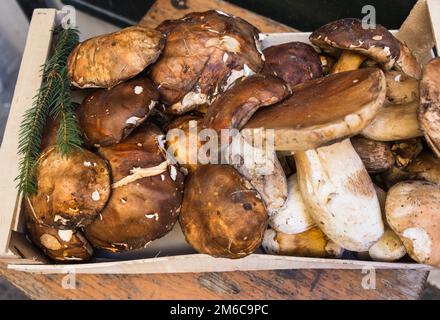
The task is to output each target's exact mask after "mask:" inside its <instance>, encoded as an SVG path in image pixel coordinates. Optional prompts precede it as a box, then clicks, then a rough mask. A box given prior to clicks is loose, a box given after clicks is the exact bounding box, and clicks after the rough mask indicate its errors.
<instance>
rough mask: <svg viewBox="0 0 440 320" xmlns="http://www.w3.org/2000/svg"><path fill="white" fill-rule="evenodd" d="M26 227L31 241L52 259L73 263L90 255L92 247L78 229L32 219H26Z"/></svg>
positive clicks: (88, 257) (86, 258)
mask: <svg viewBox="0 0 440 320" xmlns="http://www.w3.org/2000/svg"><path fill="white" fill-rule="evenodd" d="M26 228H27V231H28V235H29V238H30V239H31V241H32V242H33V243H34V244H35V245H36V246H37V247H39V248H40V249H41V250H42V251H43V252H44V254H45V255H47V256H48V257H49V258H50V259H52V260H55V261H62V262H66V263H74V262H84V261H87V260H90V258H91V257H92V254H93V248H92V246H91V245H90V244H89V242H88V241H87V239H86V238H85V237H84V235H83V234H82V232H81V231H79V230H60V229H56V228H52V227H47V226H43V225H41V224H39V223H37V222H35V221H34V220H33V219H28V220H27V222H26Z"/></svg>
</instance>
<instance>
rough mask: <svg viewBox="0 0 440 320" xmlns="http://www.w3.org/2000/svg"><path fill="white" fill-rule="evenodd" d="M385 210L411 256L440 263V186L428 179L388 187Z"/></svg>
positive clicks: (423, 260) (439, 265)
mask: <svg viewBox="0 0 440 320" xmlns="http://www.w3.org/2000/svg"><path fill="white" fill-rule="evenodd" d="M385 211H386V216H387V221H388V224H389V225H390V227H391V228H392V229H393V231H394V232H396V233H397V235H398V236H399V237H400V239H401V240H402V242H403V244H404V246H405V248H406V249H407V251H408V254H409V255H410V256H411V258H413V259H414V260H416V261H417V262H419V263H426V264H430V265H433V266H436V267H440V232H439V228H440V187H439V186H438V185H437V184H434V183H431V182H425V181H404V182H400V183H398V184H396V185H395V186H393V187H392V188H391V189H390V190H389V191H388V195H387V200H386V204H385Z"/></svg>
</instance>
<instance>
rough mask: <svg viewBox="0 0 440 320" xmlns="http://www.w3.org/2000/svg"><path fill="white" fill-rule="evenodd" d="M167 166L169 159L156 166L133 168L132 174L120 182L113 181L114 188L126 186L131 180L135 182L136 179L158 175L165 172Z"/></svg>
mask: <svg viewBox="0 0 440 320" xmlns="http://www.w3.org/2000/svg"><path fill="white" fill-rule="evenodd" d="M167 168H168V161H164V162H162V163H161V164H159V165H157V166H155V167H150V168H133V169H132V170H130V173H131V174H130V175H128V176H126V177H124V178H122V179H121V180H119V181H118V182H115V183H113V184H112V189H115V188H119V187H122V186H125V185H127V184H129V183H131V182H134V181H136V180H139V179H142V178H146V177H152V176H157V175H159V174H161V173H163V172H165V171H166V170H167Z"/></svg>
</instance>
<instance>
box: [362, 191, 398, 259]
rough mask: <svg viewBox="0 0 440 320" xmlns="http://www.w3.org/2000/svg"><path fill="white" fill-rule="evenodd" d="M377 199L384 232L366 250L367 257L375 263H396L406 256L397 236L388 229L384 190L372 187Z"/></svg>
mask: <svg viewBox="0 0 440 320" xmlns="http://www.w3.org/2000/svg"><path fill="white" fill-rule="evenodd" d="M374 188H375V189H376V194H377V198H378V199H379V203H380V209H381V211H382V218H383V222H384V225H385V232H384V234H383V235H382V237H380V239H379V240H378V241H377V242H376V243H375V244H373V245H372V246H371V247H370V249H369V250H368V255H369V257H370V258H371V259H373V260H375V261H387V262H390V261H397V260H399V259H401V258H402V257H403V256H405V255H406V249H405V246H404V245H403V243H402V241H401V240H400V238H399V236H398V235H397V234H396V233H395V232H394V231H393V230H391V228H390V227H389V225H388V223H387V220H386V214H385V202H386V197H387V194H386V192H385V191H384V190H382V189H381V188H379V187H378V186H376V185H374Z"/></svg>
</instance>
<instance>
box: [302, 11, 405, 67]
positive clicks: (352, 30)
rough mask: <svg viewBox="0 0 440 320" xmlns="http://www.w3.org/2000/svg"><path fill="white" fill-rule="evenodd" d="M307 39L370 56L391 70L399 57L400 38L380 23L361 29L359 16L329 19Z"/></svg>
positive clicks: (327, 49) (333, 47)
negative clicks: (370, 27) (356, 17)
mask: <svg viewBox="0 0 440 320" xmlns="http://www.w3.org/2000/svg"><path fill="white" fill-rule="evenodd" d="M309 39H310V42H311V43H313V44H314V45H316V46H318V47H320V48H322V49H324V50H325V51H330V52H331V51H335V48H336V49H343V50H352V51H356V52H358V53H361V54H363V55H365V56H367V57H370V58H372V59H374V60H376V61H377V62H379V63H381V64H383V65H384V67H385V69H387V70H388V69H391V68H392V67H393V65H394V63H395V62H396V60H397V59H398V58H399V55H400V43H399V41H398V40H397V39H396V38H395V37H394V36H393V35H392V34H391V33H390V32H389V31H388V30H387V29H386V28H384V27H383V26H381V25H379V24H377V25H376V27H375V28H372V29H364V28H363V27H362V21H361V20H359V19H353V18H345V19H340V20H336V21H333V22H330V23H328V24H326V25H324V26H322V27H320V28H318V29H317V30H315V31H314V32H313V33H312V34H311V35H310V38H309Z"/></svg>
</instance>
